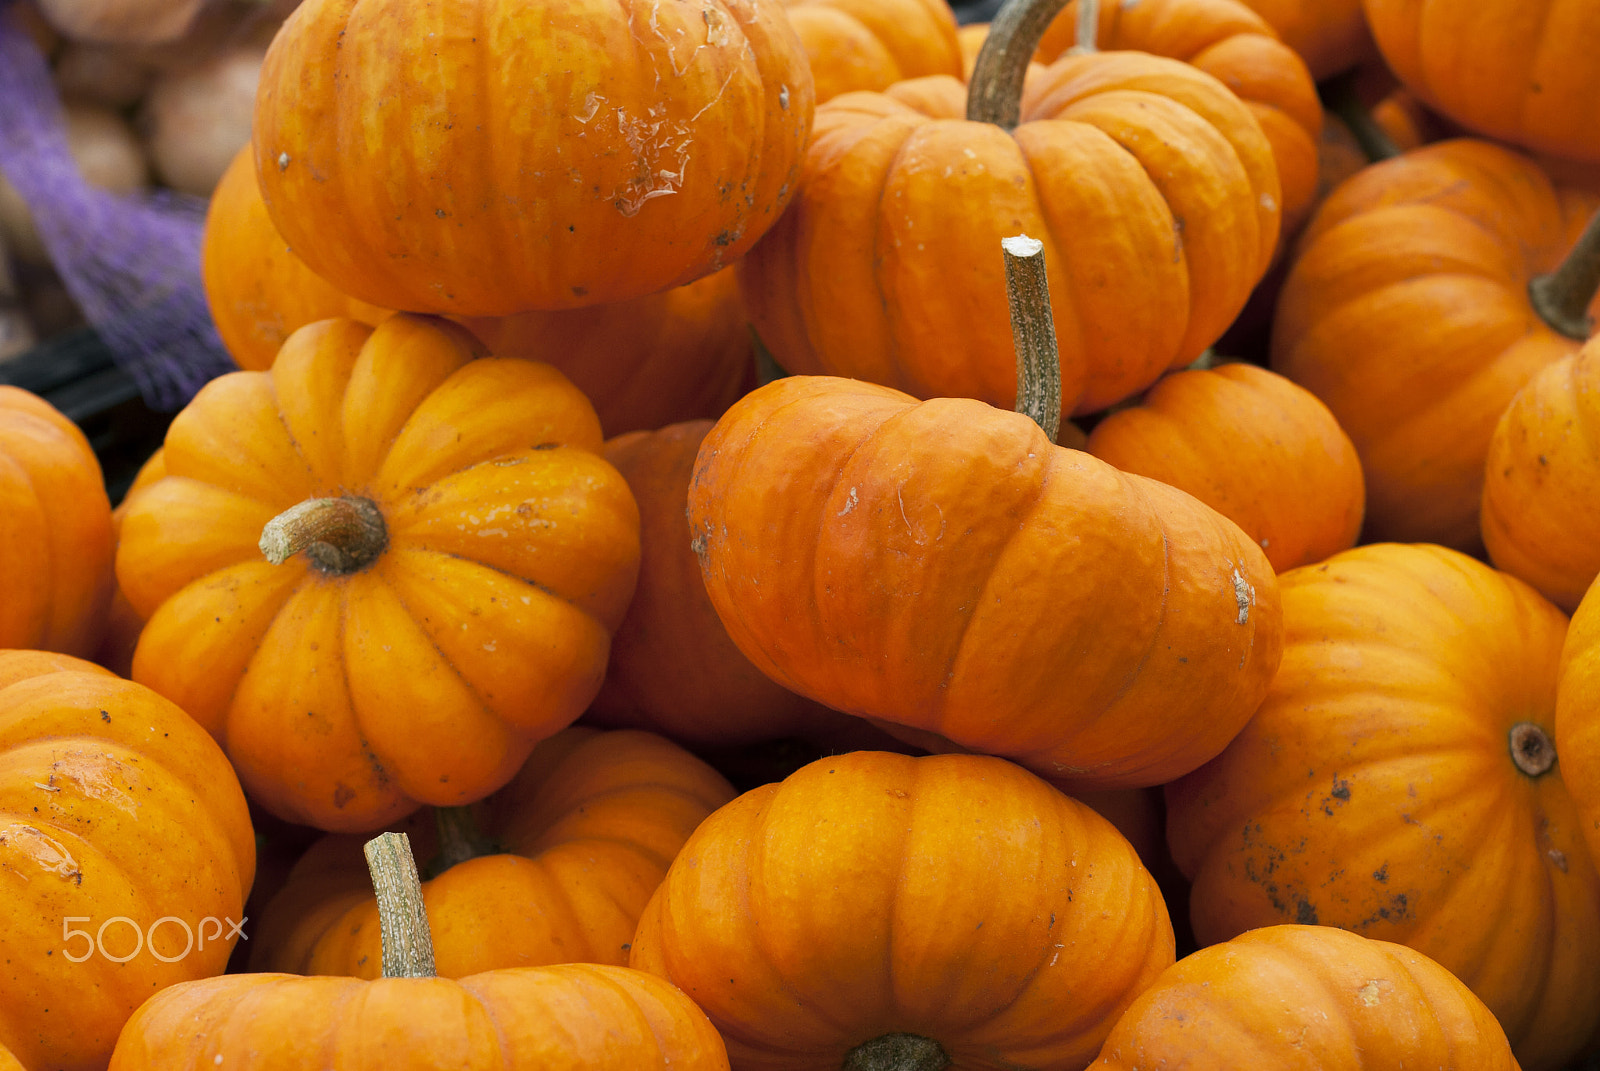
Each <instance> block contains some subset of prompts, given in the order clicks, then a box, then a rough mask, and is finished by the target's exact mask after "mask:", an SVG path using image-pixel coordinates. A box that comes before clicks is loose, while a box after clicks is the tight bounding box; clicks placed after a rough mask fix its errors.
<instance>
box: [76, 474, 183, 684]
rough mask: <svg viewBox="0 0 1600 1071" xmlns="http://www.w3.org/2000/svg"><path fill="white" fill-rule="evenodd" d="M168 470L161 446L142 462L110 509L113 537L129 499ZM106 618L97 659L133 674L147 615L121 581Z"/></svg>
mask: <svg viewBox="0 0 1600 1071" xmlns="http://www.w3.org/2000/svg"><path fill="white" fill-rule="evenodd" d="M166 474H167V466H166V462H165V461H164V460H163V459H162V456H161V450H160V449H159V448H158V449H157V450H156V452H155V453H153V454H151V455H150V456H149V457H148V458H146V459H145V463H144V464H143V465H140V466H139V471H138V472H137V473H135V474H134V477H133V483H131V484H129V485H128V491H127V493H126V494H125V495H123V496H122V501H121V502H120V503H119V504H118V505H117V508H116V509H114V510H112V511H111V527H112V535H113V538H114V539H117V540H120V539H121V533H122V515H123V514H124V513H126V512H127V511H128V500H129V499H130V498H132V497H133V496H134V495H136V494H138V493H139V492H140V491H142V490H144V489H145V488H146V487H149V486H150V485H151V484H153V483H155V482H156V481H157V480H159V479H161V477H163V476H165V475H166ZM105 620H106V628H105V634H104V635H103V636H102V637H101V639H100V646H99V647H98V648H96V650H95V655H94V661H95V662H96V663H97V664H99V665H102V666H104V667H105V668H107V669H109V670H110V671H111V672H113V673H115V674H116V675H117V676H119V677H127V676H131V675H132V673H133V651H134V648H136V647H138V646H139V633H140V632H141V631H143V630H144V618H142V617H140V616H139V612H138V611H137V610H135V609H134V608H133V604H132V603H130V602H129V601H128V597H127V596H126V595H124V594H123V593H122V587H121V585H117V587H116V589H115V590H114V591H113V592H112V593H111V605H110V607H109V608H107V610H106V618H105Z"/></svg>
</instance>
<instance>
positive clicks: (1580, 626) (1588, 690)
mask: <svg viewBox="0 0 1600 1071" xmlns="http://www.w3.org/2000/svg"><path fill="white" fill-rule="evenodd" d="M1595 590H1596V585H1593V584H1591V585H1590V587H1589V592H1588V593H1586V594H1585V595H1584V597H1583V601H1581V602H1580V603H1578V609H1577V611H1576V612H1574V613H1573V615H1572V627H1571V628H1569V629H1568V630H1567V639H1566V643H1565V644H1564V645H1563V646H1562V649H1561V670H1560V677H1559V678H1558V680H1557V683H1556V751H1557V753H1558V754H1559V755H1560V756H1561V769H1562V777H1563V779H1565V781H1566V783H1567V785H1568V786H1569V787H1570V790H1571V792H1572V799H1573V801H1574V802H1575V803H1576V804H1577V805H1578V816H1579V823H1578V827H1579V829H1580V830H1581V831H1582V832H1583V839H1584V840H1585V841H1586V842H1587V843H1588V845H1589V851H1590V852H1591V853H1593V855H1594V857H1595V858H1600V596H1596V595H1595V594H1593V593H1594V591H1595Z"/></svg>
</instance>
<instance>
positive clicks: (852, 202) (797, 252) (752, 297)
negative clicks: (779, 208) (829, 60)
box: [737, 52, 1282, 413]
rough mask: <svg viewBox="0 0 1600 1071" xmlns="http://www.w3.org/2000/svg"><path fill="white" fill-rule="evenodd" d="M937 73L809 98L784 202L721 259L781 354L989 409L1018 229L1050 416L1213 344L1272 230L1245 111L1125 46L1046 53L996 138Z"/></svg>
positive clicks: (1272, 177) (1001, 389)
mask: <svg viewBox="0 0 1600 1071" xmlns="http://www.w3.org/2000/svg"><path fill="white" fill-rule="evenodd" d="M916 81H928V80H926V79H918V80H916ZM939 81H944V82H946V86H945V89H944V91H942V92H938V93H923V94H920V95H919V97H918V98H917V99H915V100H912V99H911V98H910V97H908V96H907V95H906V94H904V93H902V92H901V90H902V89H903V88H904V87H907V86H909V85H914V84H915V83H914V82H908V83H900V84H899V86H897V87H895V91H894V92H892V93H888V94H845V95H843V96H840V97H835V98H834V99H833V100H831V101H829V102H828V103H826V104H825V105H823V106H821V107H820V108H818V110H817V120H816V129H815V134H814V137H813V138H812V141H811V144H810V147H809V148H808V149H807V151H806V155H805V166H804V171H803V174H802V175H801V177H800V179H799V186H798V191H797V193H796V194H795V202H794V205H793V206H792V208H791V209H790V211H788V212H786V213H785V214H784V216H783V218H782V219H781V220H780V221H779V222H778V224H777V225H776V226H775V227H774V228H773V229H772V230H771V231H770V232H768V234H767V236H766V237H765V238H764V239H763V240H762V241H761V242H760V243H759V244H758V245H757V246H756V248H755V249H754V250H753V251H752V253H751V254H750V256H748V257H746V258H745V259H744V260H743V261H741V262H740V264H739V267H738V269H737V270H738V272H739V274H740V284H741V286H742V287H743V289H744V294H745V301H746V305H747V307H748V308H749V311H750V318H751V322H752V324H753V325H754V326H755V328H756V330H757V332H758V333H759V334H760V336H761V338H762V340H763V341H764V342H765V343H766V345H767V347H768V348H769V349H770V350H771V351H772V354H773V356H774V357H776V358H777V361H778V363H779V364H780V365H782V366H783V367H784V368H786V369H788V370H789V371H791V372H799V373H807V374H811V373H825V374H828V375H838V376H849V377H853V378H858V379H865V380H868V381H870V382H874V383H882V384H884V385H886V386H891V387H894V388H896V389H898V390H903V391H906V392H907V393H909V394H913V395H916V396H918V397H923V398H928V397H965V398H977V399H980V400H982V401H987V402H989V403H991V404H993V405H997V406H1001V407H1003V408H1010V407H1011V405H1012V404H1013V401H1014V399H1015V393H1016V355H1015V351H1014V350H1013V348H1012V344H1011V332H1010V322H1011V321H1010V313H1009V309H1008V306H1007V303H1006V288H1005V279H1004V273H1005V272H1004V268H1005V266H1004V262H1003V260H1002V258H1001V255H1000V249H999V247H1000V240H1001V239H1002V238H1004V237H1006V236H1009V235H1015V234H1018V233H1023V234H1027V235H1029V236H1030V237H1033V238H1037V239H1039V240H1040V241H1042V242H1044V244H1045V259H1046V263H1047V264H1048V273H1049V279H1050V299H1051V306H1052V309H1053V315H1054V319H1055V330H1056V336H1057V341H1058V343H1059V346H1060V353H1061V381H1062V387H1061V399H1062V411H1063V413H1071V412H1073V411H1077V412H1093V411H1095V410H1098V409H1101V408H1104V407H1105V406H1106V405H1109V404H1110V403H1112V402H1115V401H1117V400H1119V399H1121V398H1125V397H1127V396H1128V395H1130V394H1132V393H1134V392H1135V391H1138V390H1140V389H1142V388H1144V387H1145V386H1148V385H1149V384H1150V383H1151V382H1153V381H1154V380H1155V379H1156V378H1157V377H1158V376H1159V375H1160V374H1161V373H1162V372H1163V371H1165V370H1167V369H1168V368H1170V367H1175V366H1178V365H1182V364H1187V363H1188V362H1189V361H1191V360H1193V359H1194V358H1195V357H1197V356H1198V355H1199V354H1200V351H1201V350H1203V349H1205V347H1206V346H1208V345H1210V344H1211V342H1213V341H1215V339H1216V338H1217V336H1218V335H1220V334H1221V333H1222V331H1223V330H1224V329H1225V328H1226V327H1227V326H1228V324H1229V322H1230V321H1232V319H1233V318H1234V316H1235V315H1236V314H1237V313H1238V311H1239V309H1240V308H1241V307H1242V306H1243V305H1244V301H1245V298H1246V297H1247V296H1248V295H1249V293H1250V290H1251V288H1252V287H1253V286H1254V285H1255V284H1256V281H1257V280H1258V279H1260V277H1261V275H1262V273H1263V272H1264V271H1265V270H1266V266H1267V263H1268V262H1269V260H1270V259H1271V257H1272V253H1273V249H1274V247H1275V245H1276V243H1277V240H1278V230H1279V218H1280V214H1281V201H1282V195H1281V192H1280V188H1279V183H1278V178H1277V168H1276V164H1275V163H1274V162H1273V158H1272V147H1271V144H1270V142H1268V141H1267V139H1266V136H1265V135H1264V134H1263V133H1262V131H1261V126H1260V124H1259V123H1258V122H1257V120H1256V118H1255V116H1254V115H1252V114H1251V112H1250V109H1249V108H1248V107H1247V106H1245V105H1244V104H1243V103H1241V102H1240V100H1239V99H1238V98H1237V97H1236V96H1234V95H1233V94H1232V93H1231V92H1230V91H1228V89H1227V88H1226V87H1225V86H1224V85H1222V83H1221V82H1219V81H1217V80H1216V79H1215V78H1213V77H1212V76H1211V75H1208V74H1206V73H1204V72H1203V71H1200V70H1198V69H1197V68H1195V67H1191V66H1189V65H1188V64H1184V63H1180V62H1178V61H1177V60H1170V59H1166V58H1163V57H1157V56H1149V55H1145V54H1143V53H1132V52H1101V53H1097V54H1094V55H1086V56H1063V57H1062V58H1061V59H1060V60H1058V61H1056V62H1055V63H1054V64H1052V65H1051V66H1050V67H1049V68H1048V69H1047V70H1046V71H1044V72H1040V73H1038V74H1037V77H1035V78H1033V79H1031V80H1030V82H1029V86H1028V90H1027V93H1026V99H1025V100H1024V110H1023V112H1022V122H1021V124H1020V125H1018V126H1017V127H1016V129H1015V130H1011V131H1007V130H1005V129H1003V128H1001V127H1000V126H998V125H995V124H993V123H980V122H971V121H968V120H967V119H965V118H964V111H963V108H962V104H961V101H962V100H963V98H964V96H965V91H964V90H962V89H961V88H960V86H959V83H957V82H956V80H955V79H953V78H952V79H948V80H945V79H939ZM979 204H981V205H984V206H986V209H985V211H983V212H974V211H972V206H973V205H979Z"/></svg>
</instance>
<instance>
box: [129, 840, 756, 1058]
mask: <svg viewBox="0 0 1600 1071" xmlns="http://www.w3.org/2000/svg"><path fill="white" fill-rule="evenodd" d="M366 851H367V859H368V865H369V866H370V867H371V868H372V871H373V877H374V882H375V886H376V889H377V893H378V898H379V901H380V902H381V903H382V904H383V905H384V911H383V967H384V970H383V977H382V978H378V979H376V980H374V981H364V980H362V979H357V978H301V977H298V976H295V975H289V974H230V975H225V976H223V977H221V978H212V979H208V980H206V981H203V982H194V983H190V984H187V985H176V986H172V987H170V988H168V989H164V990H162V991H161V992H159V993H157V994H155V995H154V996H153V997H151V998H150V1000H149V1001H147V1002H146V1003H145V1005H144V1006H143V1007H141V1008H140V1009H139V1011H138V1012H137V1014H135V1015H134V1017H133V1019H131V1020H130V1021H129V1023H128V1026H127V1028H126V1029H125V1030H123V1032H122V1037H121V1038H119V1039H118V1041H117V1049H116V1052H115V1053H114V1054H113V1055H112V1057H111V1071H214V1069H215V1068H217V1067H249V1068H252V1069H253V1071H303V1069H304V1068H306V1067H310V1066H318V1065H321V1064H324V1063H326V1061H328V1060H329V1059H330V1054H335V1055H334V1056H333V1057H332V1058H333V1059H335V1060H336V1061H337V1063H338V1066H339V1067H340V1068H341V1069H343V1071H378V1069H385V1071H387V1069H392V1068H397V1067H408V1068H415V1069H418V1071H423V1069H433V1068H441V1069H442V1068H446V1067H448V1068H450V1069H452V1071H536V1069H537V1071H580V1069H581V1071H637V1069H639V1068H645V1067H662V1068H664V1067H672V1068H676V1069H679V1071H727V1067H728V1057H727V1051H726V1050H725V1049H724V1047H723V1044H722V1040H721V1039H720V1038H719V1037H717V1033H716V1031H715V1030H713V1029H712V1028H711V1025H710V1024H709V1023H708V1022H707V1021H706V1017H705V1015H704V1013H702V1012H701V1011H700V1010H699V1009H698V1008H696V1007H695V1006H694V1005H693V1004H692V1003H690V1002H689V1001H688V1000H687V999H686V998H685V997H684V996H683V994H682V993H679V992H678V991H677V990H675V989H673V988H672V987H671V986H669V985H667V984H665V983H663V982H661V981H660V980H659V979H656V978H652V977H650V976H649V975H647V974H644V973H643V972H640V971H634V970H629V969H628V968H626V967H611V966H602V965H592V964H564V965H561V966H555V967H520V968H511V969H507V970H499V971H485V972H483V973H481V974H475V975H472V976H470V977H467V978H463V979H461V980H459V981H450V980H448V979H444V978H439V977H437V976H436V975H435V973H434V969H433V949H432V945H431V939H430V937H429V933H428V920H427V916H426V915H425V914H423V912H422V895H421V891H420V890H419V889H418V888H417V871H416V866H415V864H414V863H413V862H412V860H411V855H410V851H409V849H408V848H407V847H406V846H405V838H404V836H403V835H400V834H394V833H385V834H383V835H382V836H381V837H379V838H377V839H376V840H374V841H373V842H371V843H369V844H368V846H367V849H366Z"/></svg>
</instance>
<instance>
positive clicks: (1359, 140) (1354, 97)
mask: <svg viewBox="0 0 1600 1071" xmlns="http://www.w3.org/2000/svg"><path fill="white" fill-rule="evenodd" d="M1323 102H1324V103H1325V104H1326V106H1327V108H1328V110H1329V111H1330V112H1332V113H1333V114H1334V115H1336V116H1338V117H1339V119H1340V120H1341V121H1342V122H1343V123H1344V125H1345V128H1346V129H1348V130H1349V131H1350V136H1351V137H1353V138H1355V139H1356V144H1357V145H1359V146H1360V147H1361V152H1362V153H1363V154H1364V155H1365V156H1366V158H1367V159H1368V160H1370V161H1372V162H1373V163H1377V162H1378V161H1379V160H1392V159H1394V158H1395V157H1396V156H1399V155H1400V146H1398V145H1396V144H1395V143H1394V139H1393V138H1391V137H1390V136H1389V132H1388V131H1387V130H1385V129H1383V127H1381V126H1379V125H1378V121H1377V120H1376V119H1374V118H1373V117H1372V113H1371V112H1370V111H1368V110H1367V106H1366V105H1365V104H1362V103H1361V97H1360V96H1359V95H1358V94H1357V93H1356V79H1355V72H1354V71H1351V72H1349V73H1348V74H1343V75H1340V76H1339V77H1338V78H1335V79H1333V80H1332V81H1330V82H1329V83H1328V84H1327V88H1326V89H1324V90H1323Z"/></svg>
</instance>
